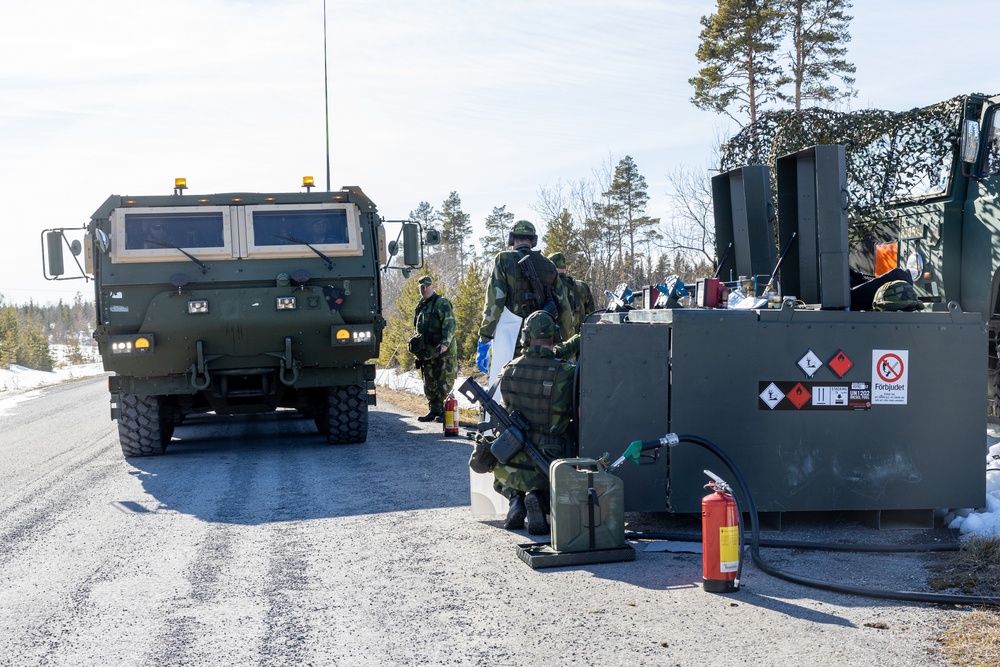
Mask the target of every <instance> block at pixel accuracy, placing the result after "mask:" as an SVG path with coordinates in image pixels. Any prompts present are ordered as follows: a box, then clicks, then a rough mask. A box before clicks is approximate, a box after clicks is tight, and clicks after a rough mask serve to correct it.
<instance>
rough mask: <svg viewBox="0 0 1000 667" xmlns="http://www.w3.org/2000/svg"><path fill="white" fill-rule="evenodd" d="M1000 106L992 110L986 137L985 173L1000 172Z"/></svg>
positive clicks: (985, 174)
mask: <svg viewBox="0 0 1000 667" xmlns="http://www.w3.org/2000/svg"><path fill="white" fill-rule="evenodd" d="M998 110H1000V107H996V108H994V109H993V111H992V114H991V116H992V122H990V127H989V134H988V135H987V137H986V158H985V162H984V163H983V175H984V176H992V175H993V174H996V173H1000V113H998Z"/></svg>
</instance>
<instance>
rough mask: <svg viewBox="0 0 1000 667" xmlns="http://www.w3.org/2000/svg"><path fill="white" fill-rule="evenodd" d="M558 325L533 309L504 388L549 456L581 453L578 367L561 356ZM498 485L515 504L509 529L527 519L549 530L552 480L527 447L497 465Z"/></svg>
mask: <svg viewBox="0 0 1000 667" xmlns="http://www.w3.org/2000/svg"><path fill="white" fill-rule="evenodd" d="M556 335H557V327H556V322H555V320H554V319H553V318H552V316H551V315H549V314H548V313H546V312H545V311H538V312H535V313H532V314H531V315H529V316H528V318H527V319H526V320H525V322H524V328H523V329H522V333H521V337H522V344H523V349H524V353H523V355H522V356H519V357H517V358H516V359H514V360H513V361H511V362H510V363H509V364H507V365H506V366H504V369H503V371H501V373H500V392H501V394H502V395H503V402H504V404H505V406H506V407H507V409H508V410H510V411H513V410H517V411H518V412H520V413H521V415H522V416H524V418H525V420H527V422H528V424H529V425H530V430H529V431H528V433H526V434H525V435H526V436H527V438H528V439H529V440H531V442H532V443H534V444H535V446H537V447H538V448H539V449H540V450H541V451H542V453H543V454H545V456H547V457H548V458H549V459H550V460H554V459H560V458H566V457H569V456H575V455H576V448H577V443H576V433H575V426H574V424H573V413H574V409H573V374H574V372H575V367H574V366H573V365H572V364H570V363H568V362H565V361H563V360H561V359H559V358H558V357H557V356H556V352H555V351H554V350H553V346H554V345H555V343H556ZM493 475H494V477H495V482H494V488H497V489H498V490H499V491H500V492H501V493H503V494H504V495H506V496H507V498H508V500H509V501H510V509H509V511H508V512H507V519H506V521H505V522H504V528H507V529H510V530H517V529H520V528H522V527H523V525H524V521H525V519H527V523H528V532H529V533H531V534H532V535H544V534H546V533H548V532H549V524H548V522H547V521H546V518H545V515H546V514H547V513H548V509H549V503H548V497H549V484H548V479H547V478H546V476H545V475H544V474H542V472H541V471H539V470H538V469H537V468H536V467H535V466H534V464H533V463H532V461H531V458H530V457H529V456H528V455H527V454H526V453H525V452H523V451H522V452H519V453H518V454H517V455H515V456H514V458H513V459H511V460H510V461H509V462H508V463H506V464H499V463H498V464H497V466H496V467H495V468H494V469H493Z"/></svg>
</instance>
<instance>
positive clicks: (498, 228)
mask: <svg viewBox="0 0 1000 667" xmlns="http://www.w3.org/2000/svg"><path fill="white" fill-rule="evenodd" d="M513 226H514V214H513V213H510V212H508V211H507V207H506V206H494V207H493V212H492V213H490V214H489V215H488V216H486V236H481V237H480V238H479V244H480V248H481V252H482V255H483V256H484V257H493V256H494V255H496V254H497V253H498V252H500V251H501V250H504V249H505V248H506V247H507V235H508V233H509V232H510V228H511V227H513Z"/></svg>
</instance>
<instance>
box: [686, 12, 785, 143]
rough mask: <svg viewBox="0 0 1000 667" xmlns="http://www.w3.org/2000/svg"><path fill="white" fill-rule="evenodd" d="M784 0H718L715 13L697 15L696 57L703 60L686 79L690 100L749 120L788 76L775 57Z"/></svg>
mask: <svg viewBox="0 0 1000 667" xmlns="http://www.w3.org/2000/svg"><path fill="white" fill-rule="evenodd" d="M782 1H783V0H718V7H717V11H716V13H715V14H712V15H710V16H703V17H701V25H702V27H703V29H702V31H701V34H700V39H701V43H700V44H699V46H698V50H697V52H696V57H697V58H698V62H700V63H702V64H703V65H704V66H703V67H702V68H701V69H700V70H699V71H698V75H697V76H695V77H693V78H691V79H688V83H690V84H691V85H692V86H693V87H694V97H692V98H691V102H692V103H693V104H694V105H695V106H696V107H698V108H699V109H706V110H709V111H714V112H716V113H721V114H726V115H727V116H729V117H730V118H732V119H733V120H735V121H736V122H737V123H739V124H740V125H741V126H743V125H745V124H746V123H744V122H741V117H743V116H745V117H746V118H747V119H748V121H749V122H750V123H753V122H754V121H756V120H757V114H758V113H759V112H760V111H761V110H762V109H763V107H764V105H766V104H767V103H768V102H770V101H772V100H774V99H775V98H776V97H777V94H778V89H779V88H780V87H781V86H783V85H785V84H786V83H787V82H788V78H787V77H784V76H782V74H781V68H780V67H779V66H778V65H777V63H776V62H775V52H776V51H777V50H778V48H779V46H780V44H781V39H782V37H783V36H784V33H785V26H784V25H783V23H782V19H783V13H782V7H781V5H780V4H779V3H780V2H782ZM734 107H735V112H734V110H733V108H734Z"/></svg>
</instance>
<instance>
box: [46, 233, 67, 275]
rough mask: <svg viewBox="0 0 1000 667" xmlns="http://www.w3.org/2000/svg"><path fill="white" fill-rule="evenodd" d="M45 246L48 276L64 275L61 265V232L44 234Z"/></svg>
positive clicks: (62, 264)
mask: <svg viewBox="0 0 1000 667" xmlns="http://www.w3.org/2000/svg"><path fill="white" fill-rule="evenodd" d="M45 245H46V249H47V252H46V253H45V256H46V258H47V259H48V271H49V275H50V276H61V275H62V274H64V273H66V267H65V264H64V263H63V248H62V246H63V235H62V232H45Z"/></svg>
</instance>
